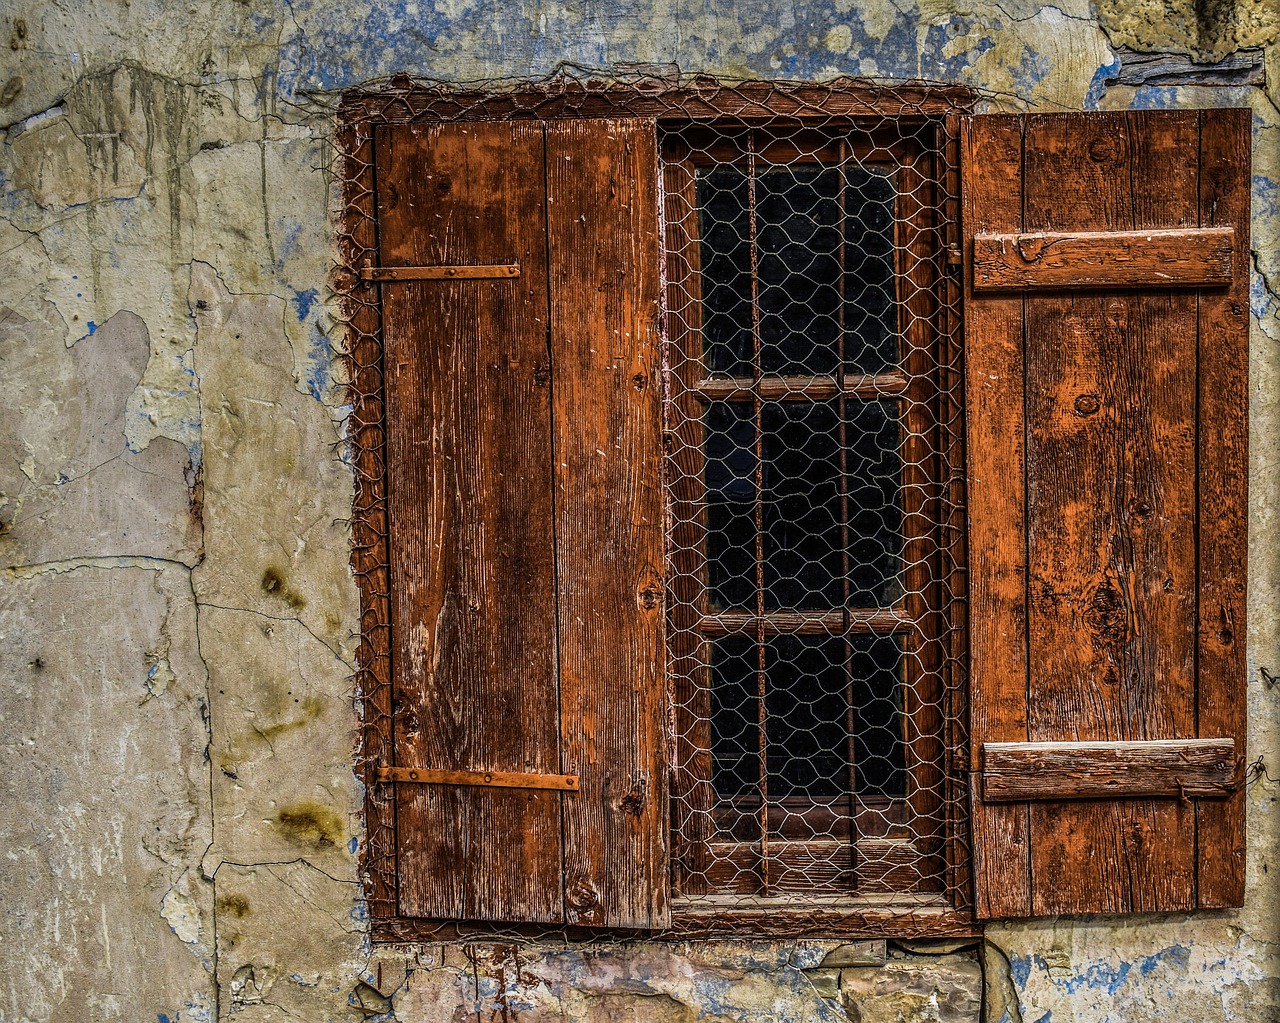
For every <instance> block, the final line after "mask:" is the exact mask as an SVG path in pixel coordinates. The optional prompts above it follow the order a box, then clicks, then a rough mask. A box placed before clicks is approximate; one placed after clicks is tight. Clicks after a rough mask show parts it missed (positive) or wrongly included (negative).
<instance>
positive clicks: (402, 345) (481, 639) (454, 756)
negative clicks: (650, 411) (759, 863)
mask: <svg viewBox="0 0 1280 1023" xmlns="http://www.w3.org/2000/svg"><path fill="white" fill-rule="evenodd" d="M377 161H378V216H379V227H380V253H379V256H380V262H381V263H382V264H383V265H397V264H398V265H441V264H444V265H448V264H462V263H479V264H510V263H514V262H519V264H520V265H521V267H522V269H523V272H522V274H521V276H520V277H519V278H518V279H516V280H493V281H457V282H448V281H443V282H430V283H419V284H396V285H394V286H383V292H382V300H383V322H384V331H385V365H386V394H387V421H388V432H387V459H388V466H389V471H388V489H389V498H390V516H391V524H390V536H391V581H392V593H393V605H392V614H393V631H394V636H395V641H394V658H395V662H394V664H395V698H396V714H395V726H394V727H395V743H396V757H397V760H398V761H399V762H400V763H405V764H411V765H414V766H423V767H429V768H433V769H439V770H467V771H495V770H497V771H513V772H539V773H556V772H559V771H560V770H561V768H560V752H559V749H560V744H559V722H558V695H557V684H556V671H555V649H554V638H555V627H556V622H555V574H554V563H553V557H554V548H553V535H552V525H553V517H552V489H551V403H550V394H549V387H548V380H549V366H548V355H547V340H546V338H547V334H546V330H547V314H548V302H547V269H546V231H545V206H544V193H543V189H542V180H543V163H544V160H543V131H542V128H541V127H540V126H538V125H536V124H466V125H448V126H433V127H423V126H398V127H384V128H381V129H380V130H379V131H378V135H377ZM566 798H569V797H566V796H565V795H563V794H560V793H555V792H546V791H536V790H528V791H523V790H514V789H502V790H497V789H483V790H482V789H477V788H474V787H461V788H453V787H443V786H429V785H426V786H424V785H401V786H398V788H397V814H398V817H397V824H398V839H397V845H398V855H399V872H400V892H399V899H400V903H399V905H400V912H401V914H402V915H405V916H423V917H436V918H445V919H457V920H527V921H546V922H555V921H559V920H560V919H561V918H562V881H561V849H560V846H561V819H560V806H561V801H562V800H563V799H566Z"/></svg>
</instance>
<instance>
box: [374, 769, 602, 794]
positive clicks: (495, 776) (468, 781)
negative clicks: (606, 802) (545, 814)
mask: <svg viewBox="0 0 1280 1023" xmlns="http://www.w3.org/2000/svg"><path fill="white" fill-rule="evenodd" d="M378 781H398V782H409V783H410V784H418V785H480V786H484V787H488V788H495V789H499V788H500V789H557V790H559V791H561V792H576V791H577V790H578V776H577V775H576V774H522V773H519V772H515V771H432V770H428V769H427V768H425V767H388V766H387V765H386V764H379V765H378Z"/></svg>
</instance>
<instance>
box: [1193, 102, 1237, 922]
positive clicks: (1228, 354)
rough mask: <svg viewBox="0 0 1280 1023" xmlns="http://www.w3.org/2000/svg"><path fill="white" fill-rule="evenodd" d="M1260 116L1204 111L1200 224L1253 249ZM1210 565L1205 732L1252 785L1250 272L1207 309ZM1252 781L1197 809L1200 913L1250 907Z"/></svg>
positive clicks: (1200, 689)
mask: <svg viewBox="0 0 1280 1023" xmlns="http://www.w3.org/2000/svg"><path fill="white" fill-rule="evenodd" d="M1249 131H1250V112H1249V111H1248V110H1247V109H1242V110H1212V111H1210V110H1205V111H1201V113H1200V224H1201V226H1203V227H1231V228H1232V229H1234V230H1235V233H1236V239H1237V241H1238V244H1239V248H1240V251H1241V252H1242V253H1244V252H1248V251H1249V186H1250V179H1249V145H1250V135H1249ZM1199 337H1200V343H1199V352H1198V356H1197V364H1198V366H1199V396H1198V398H1199V400H1198V409H1199V414H1200V418H1199V423H1198V429H1197V437H1198V443H1199V452H1200V520H1199V536H1198V549H1199V556H1200V579H1199V587H1200V588H1199V594H1198V598H1197V612H1198V614H1197V617H1198V621H1197V631H1196V635H1197V641H1196V650H1197V656H1198V666H1199V672H1198V684H1197V688H1196V713H1197V718H1198V721H1199V727H1200V731H1201V734H1202V735H1204V734H1209V735H1212V734H1216V735H1230V736H1234V737H1235V740H1236V761H1237V763H1236V771H1237V774H1238V777H1239V780H1241V781H1243V774H1244V764H1245V762H1246V759H1247V758H1246V755H1245V741H1246V733H1247V731H1248V726H1247V720H1246V715H1247V713H1248V701H1247V699H1246V693H1245V689H1246V685H1245V678H1246V672H1247V668H1246V665H1245V642H1246V628H1245V625H1246V623H1245V595H1246V594H1247V593H1248V589H1249V588H1248V586H1247V582H1248V580H1247V578H1246V575H1247V566H1248V562H1249V549H1248V507H1249V502H1248V475H1249V429H1248V408H1249V266H1248V261H1247V260H1245V259H1240V260H1237V265H1236V267H1235V272H1234V275H1233V277H1232V281H1231V286H1230V288H1228V289H1227V290H1226V291H1225V292H1206V293H1204V294H1202V295H1201V296H1200V303H1199ZM1244 805H1245V793H1244V787H1243V784H1242V785H1241V787H1240V789H1239V790H1238V792H1237V794H1236V795H1235V796H1234V797H1233V798H1232V799H1230V800H1228V801H1226V802H1225V803H1223V802H1215V803H1202V804H1201V805H1200V807H1199V810H1198V833H1197V844H1198V846H1199V864H1198V866H1199V873H1198V886H1197V887H1198V904H1199V905H1200V906H1202V907H1205V908H1210V907H1223V906H1240V905H1243V904H1244V901H1243V900H1244V865H1245V845H1244Z"/></svg>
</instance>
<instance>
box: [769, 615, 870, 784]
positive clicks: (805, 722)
mask: <svg viewBox="0 0 1280 1023" xmlns="http://www.w3.org/2000/svg"><path fill="white" fill-rule="evenodd" d="M847 686H848V675H847V673H846V671H845V641H844V640H843V639H842V638H840V637H838V636H837V637H835V638H832V637H829V636H776V637H773V638H771V639H770V640H769V641H768V643H767V644H766V648H765V714H766V721H767V724H766V727H765V731H766V735H767V737H768V761H769V801H770V802H771V803H772V802H775V801H777V800H779V799H787V798H791V797H797V796H804V797H807V798H808V799H815V800H825V799H830V798H832V797H835V796H842V795H847V794H848V792H849V781H850V779H849V730H848V723H847V711H848V707H849V697H848V692H847Z"/></svg>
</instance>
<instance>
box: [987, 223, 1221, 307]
mask: <svg viewBox="0 0 1280 1023" xmlns="http://www.w3.org/2000/svg"><path fill="white" fill-rule="evenodd" d="M1234 262H1235V232H1234V230H1232V229H1231V228H1229V227H1213V228H1205V229H1198V228H1185V229H1181V230H1172V231H1076V232H1063V231H1045V232H1040V233H1036V234H982V235H977V236H975V237H974V239H973V290H974V291H1019V290H1025V289H1030V288H1046V289H1063V288H1138V287H1195V286H1208V285H1221V284H1229V283H1231V280H1232V276H1233V263H1234Z"/></svg>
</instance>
